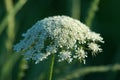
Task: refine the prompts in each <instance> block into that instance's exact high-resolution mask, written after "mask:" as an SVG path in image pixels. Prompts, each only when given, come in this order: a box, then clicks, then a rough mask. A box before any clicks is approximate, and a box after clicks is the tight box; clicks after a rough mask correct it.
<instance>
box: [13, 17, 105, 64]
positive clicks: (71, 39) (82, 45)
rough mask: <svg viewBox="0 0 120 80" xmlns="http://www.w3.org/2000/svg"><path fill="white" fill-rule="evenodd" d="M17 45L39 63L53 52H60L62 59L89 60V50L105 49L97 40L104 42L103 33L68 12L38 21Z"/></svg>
mask: <svg viewBox="0 0 120 80" xmlns="http://www.w3.org/2000/svg"><path fill="white" fill-rule="evenodd" d="M22 36H23V37H24V39H23V40H21V41H20V42H19V43H18V44H16V45H15V46H14V50H15V51H17V52H22V51H23V52H24V53H23V55H24V57H25V59H27V60H29V59H32V60H35V61H36V63H38V62H39V61H42V60H44V59H47V57H48V56H49V55H51V54H56V55H58V58H59V59H58V61H59V62H61V61H64V60H66V61H68V62H69V63H70V62H72V61H73V59H78V60H80V61H83V62H84V63H85V58H86V57H87V54H88V53H87V52H88V51H91V52H92V53H97V52H101V51H102V49H101V48H100V46H99V45H98V44H97V43H98V42H102V43H103V42H104V41H103V38H102V37H101V36H100V34H98V33H95V32H92V31H91V30H90V29H89V28H88V27H87V26H86V25H84V24H83V23H81V22H80V21H78V20H75V19H72V18H70V17H67V16H53V17H48V18H45V19H43V20H40V21H38V22H37V23H36V24H35V25H33V26H32V28H30V29H28V31H27V32H26V33H25V34H23V35H22Z"/></svg>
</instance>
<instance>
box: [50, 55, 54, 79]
mask: <svg viewBox="0 0 120 80" xmlns="http://www.w3.org/2000/svg"><path fill="white" fill-rule="evenodd" d="M54 62H55V54H53V55H52V60H51V66H50V75H49V80H52V76H53V69H54Z"/></svg>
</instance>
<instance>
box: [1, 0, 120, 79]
mask: <svg viewBox="0 0 120 80" xmlns="http://www.w3.org/2000/svg"><path fill="white" fill-rule="evenodd" d="M94 2H97V3H94ZM93 3H94V4H93ZM92 6H93V7H92ZM92 10H93V11H92ZM54 15H67V16H71V17H73V18H76V19H79V20H80V21H81V22H83V23H85V24H86V25H88V26H90V28H91V29H92V30H93V31H95V32H98V33H100V34H101V36H102V37H103V38H104V41H105V44H102V48H103V52H102V53H99V54H98V55H97V56H96V57H92V56H91V55H89V57H88V58H87V62H86V64H82V63H80V62H79V61H75V62H73V63H71V64H68V63H66V62H63V63H57V61H55V68H54V75H53V80H120V72H119V70H120V66H119V63H120V0H0V80H48V76H49V75H48V74H49V69H50V60H51V57H49V58H48V59H47V60H45V61H43V62H40V63H39V64H34V62H33V61H25V60H23V59H22V56H21V55H20V54H18V53H15V52H14V51H13V50H12V48H13V45H14V44H16V43H17V42H19V40H21V39H22V37H21V34H22V33H24V32H26V30H27V29H28V28H30V27H31V26H32V25H33V24H35V22H36V21H38V20H41V19H43V18H44V17H48V16H54ZM116 64H117V66H116Z"/></svg>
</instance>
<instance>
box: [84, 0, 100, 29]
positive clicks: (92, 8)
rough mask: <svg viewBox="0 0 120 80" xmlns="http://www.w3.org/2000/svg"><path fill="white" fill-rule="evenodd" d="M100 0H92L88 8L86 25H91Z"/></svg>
mask: <svg viewBox="0 0 120 80" xmlns="http://www.w3.org/2000/svg"><path fill="white" fill-rule="evenodd" d="M99 2H100V0H92V3H91V6H90V8H89V10H88V14H87V19H86V21H85V23H86V25H87V26H89V27H91V25H92V21H93V18H94V17H95V13H96V11H97V10H98V5H99Z"/></svg>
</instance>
